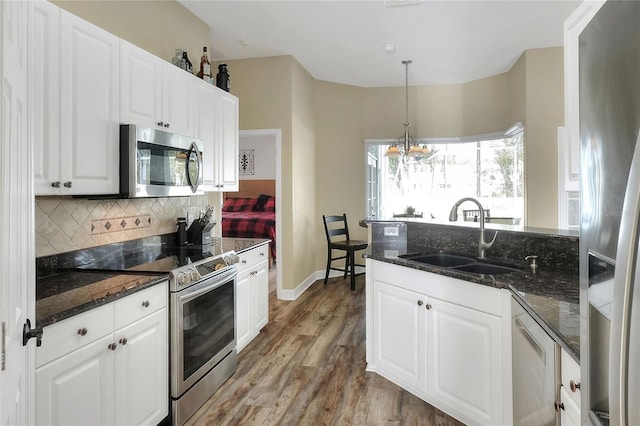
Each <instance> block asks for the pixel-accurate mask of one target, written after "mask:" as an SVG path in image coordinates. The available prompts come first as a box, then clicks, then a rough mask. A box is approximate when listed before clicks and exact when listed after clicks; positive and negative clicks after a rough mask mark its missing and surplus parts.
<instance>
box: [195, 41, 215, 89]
mask: <svg viewBox="0 0 640 426" xmlns="http://www.w3.org/2000/svg"><path fill="white" fill-rule="evenodd" d="M198 77H200V78H201V79H203V80H204V81H206V82H207V83H211V82H212V79H211V64H210V63H209V58H208V57H207V46H205V47H203V48H202V57H201V58H200V71H198Z"/></svg>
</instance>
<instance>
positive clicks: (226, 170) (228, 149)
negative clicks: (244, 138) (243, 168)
mask: <svg viewBox="0 0 640 426" xmlns="http://www.w3.org/2000/svg"><path fill="white" fill-rule="evenodd" d="M238 112H239V107H238V98H236V97H235V96H233V95H232V94H230V93H226V92H224V91H222V94H221V104H220V113H221V114H222V121H221V122H220V131H221V133H220V140H219V151H218V152H219V155H220V161H219V162H218V163H217V164H218V167H219V168H220V170H219V171H218V173H219V181H218V184H220V185H222V187H221V188H220V190H223V191H225V192H227V191H237V190H238V177H239V171H238V153H239V148H238V147H239V143H240V142H239V134H238V126H239V121H238V120H239V119H238Z"/></svg>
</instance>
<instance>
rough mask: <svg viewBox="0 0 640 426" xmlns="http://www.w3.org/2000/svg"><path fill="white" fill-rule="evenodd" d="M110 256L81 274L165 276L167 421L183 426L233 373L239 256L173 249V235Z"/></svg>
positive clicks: (93, 262) (137, 243)
mask: <svg viewBox="0 0 640 426" xmlns="http://www.w3.org/2000/svg"><path fill="white" fill-rule="evenodd" d="M110 250H111V251H110V252H108V253H104V256H99V257H100V258H99V259H92V260H91V261H90V263H87V264H85V265H84V266H83V268H85V269H94V270H95V269H98V270H100V269H104V270H126V271H140V272H154V273H157V272H167V273H169V277H170V278H169V289H170V295H169V300H170V315H169V330H170V335H169V342H170V368H171V371H170V380H171V382H170V389H171V417H172V423H173V424H174V425H182V424H184V423H185V422H186V420H187V419H189V417H191V416H192V415H193V414H194V413H195V412H196V411H197V410H198V408H200V407H201V406H202V404H204V402H205V401H206V400H207V399H208V398H209V397H210V396H211V395H213V393H214V392H215V391H216V390H217V389H218V388H219V387H220V385H222V383H224V382H225V381H226V380H227V379H228V378H229V377H230V376H231V375H232V374H233V373H234V372H235V371H236V367H237V355H236V313H235V306H236V285H237V284H236V276H237V270H236V266H235V264H236V263H237V262H238V256H237V255H236V253H235V252H233V251H228V252H222V248H221V245H216V244H213V245H211V246H177V245H176V244H175V238H173V235H168V236H164V237H150V238H145V239H141V240H136V241H135V242H128V243H126V244H125V245H123V247H122V250H120V251H119V252H117V253H115V254H114V252H113V247H111V249H110Z"/></svg>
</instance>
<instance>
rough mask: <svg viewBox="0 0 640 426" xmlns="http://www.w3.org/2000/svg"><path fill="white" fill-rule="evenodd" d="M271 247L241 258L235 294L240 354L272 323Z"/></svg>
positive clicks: (253, 251) (257, 249) (251, 250)
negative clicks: (270, 303)
mask: <svg viewBox="0 0 640 426" xmlns="http://www.w3.org/2000/svg"><path fill="white" fill-rule="evenodd" d="M268 248H269V245H268V244H264V245H262V246H259V247H256V248H253V249H250V250H247V251H245V252H242V253H240V254H239V257H240V263H238V279H237V293H236V333H237V334H236V337H237V350H238V352H240V351H241V350H242V349H243V348H244V347H246V346H247V345H248V344H249V342H251V341H252V340H253V339H254V338H255V337H256V336H257V335H258V334H259V333H260V330H261V329H262V327H264V326H265V325H266V324H267V322H268V321H269V262H268V260H267V259H268V252H267V250H268Z"/></svg>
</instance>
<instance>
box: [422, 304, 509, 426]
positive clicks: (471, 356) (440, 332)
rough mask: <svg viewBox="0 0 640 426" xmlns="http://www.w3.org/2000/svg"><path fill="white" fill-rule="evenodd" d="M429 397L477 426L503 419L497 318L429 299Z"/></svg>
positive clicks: (500, 340)
mask: <svg viewBox="0 0 640 426" xmlns="http://www.w3.org/2000/svg"><path fill="white" fill-rule="evenodd" d="M429 306H431V308H430V309H429V310H427V318H426V323H427V331H426V335H427V344H426V346H427V360H428V361H427V395H428V396H429V398H431V399H432V400H433V401H439V402H441V403H442V404H444V405H446V406H448V407H451V408H455V410H456V411H458V412H460V413H461V414H463V415H464V416H465V417H467V418H469V419H474V420H475V421H476V422H477V423H480V424H496V421H499V420H501V418H502V417H501V414H500V413H501V410H502V398H500V397H499V396H498V395H501V394H502V380H501V377H502V356H501V354H502V324H501V319H500V317H497V316H495V315H489V314H486V313H484V312H480V311H476V310H473V309H469V308H466V307H464V306H459V305H456V304H454V303H448V302H445V301H443V300H439V299H435V298H431V299H429Z"/></svg>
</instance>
